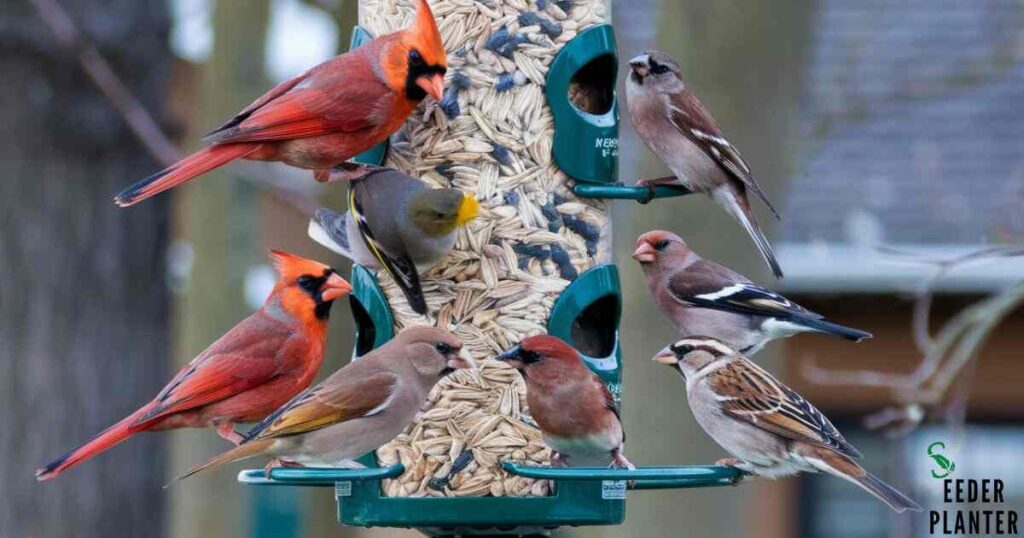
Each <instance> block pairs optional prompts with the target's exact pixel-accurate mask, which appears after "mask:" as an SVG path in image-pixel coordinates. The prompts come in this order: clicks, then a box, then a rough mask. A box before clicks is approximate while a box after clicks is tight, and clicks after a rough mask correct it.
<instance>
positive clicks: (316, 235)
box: [306, 208, 359, 263]
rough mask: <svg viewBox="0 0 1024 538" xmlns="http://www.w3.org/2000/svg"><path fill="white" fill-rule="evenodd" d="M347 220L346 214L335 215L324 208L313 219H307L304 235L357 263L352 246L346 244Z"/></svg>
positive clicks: (318, 210) (317, 211)
mask: <svg viewBox="0 0 1024 538" xmlns="http://www.w3.org/2000/svg"><path fill="white" fill-rule="evenodd" d="M347 219H348V213H335V212H334V211H331V210H330V209H324V208H320V209H317V210H316V213H314V214H313V218H311V219H309V228H308V229H307V230H306V233H307V234H308V235H309V238H310V239H312V240H313V241H316V242H317V243H320V244H321V245H323V246H324V247H326V248H327V249H329V250H332V251H334V252H336V253H338V254H341V255H342V256H345V257H346V258H348V259H350V260H352V261H354V262H357V263H358V261H359V260H356V258H355V256H353V254H352V246H351V245H349V243H348V224H347V223H346V220H347Z"/></svg>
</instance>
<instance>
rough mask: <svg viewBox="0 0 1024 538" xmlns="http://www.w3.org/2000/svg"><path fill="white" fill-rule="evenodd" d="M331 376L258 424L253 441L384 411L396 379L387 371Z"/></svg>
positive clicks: (310, 429) (395, 376) (295, 432)
mask: <svg viewBox="0 0 1024 538" xmlns="http://www.w3.org/2000/svg"><path fill="white" fill-rule="evenodd" d="M354 377H355V378H352V377H338V378H335V377H334V376H331V377H329V378H327V379H326V380H324V382H323V383H321V384H319V385H317V386H316V387H314V388H312V389H310V390H308V391H306V392H305V393H303V394H302V395H300V396H298V397H297V398H296V399H294V400H293V401H292V402H291V403H289V404H287V405H286V406H285V407H284V408H282V409H281V410H280V411H278V412H275V413H274V414H273V415H272V416H271V417H268V419H267V420H266V421H264V423H262V424H260V425H258V426H257V427H256V429H259V432H258V434H257V435H256V438H257V439H264V438H269V437H284V436H288V435H295V434H298V433H304V432H309V431H313V430H317V429H320V428H323V427H325V426H330V425H332V424H337V423H340V422H345V421H348V420H352V419H356V418H361V417H366V416H371V415H375V414H377V413H380V412H382V411H384V410H385V409H386V408H387V405H388V403H389V402H390V400H391V397H392V395H393V394H394V392H395V390H396V389H397V385H398V383H399V378H398V376H397V375H395V374H393V373H391V372H379V373H376V374H372V375H369V376H366V377H359V376H354Z"/></svg>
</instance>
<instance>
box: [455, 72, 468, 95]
mask: <svg viewBox="0 0 1024 538" xmlns="http://www.w3.org/2000/svg"><path fill="white" fill-rule="evenodd" d="M471 85H472V84H471V82H470V80H469V76H468V75H466V74H465V73H463V72H462V71H457V72H456V73H455V74H454V75H452V83H451V86H453V87H454V88H455V89H457V90H459V91H464V90H468V89H469V87H470V86H471Z"/></svg>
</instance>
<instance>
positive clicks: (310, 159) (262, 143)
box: [114, 0, 448, 206]
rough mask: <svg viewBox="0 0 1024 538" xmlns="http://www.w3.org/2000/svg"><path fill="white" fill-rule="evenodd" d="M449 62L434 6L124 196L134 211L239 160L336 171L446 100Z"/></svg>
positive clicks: (276, 95)
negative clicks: (421, 109) (427, 100)
mask: <svg viewBox="0 0 1024 538" xmlns="http://www.w3.org/2000/svg"><path fill="white" fill-rule="evenodd" d="M447 65H448V60H447V57H446V56H445V51H444V45H443V43H442V42H441V34H440V33H439V32H438V30H437V24H436V23H435V21H434V15H433V14H432V13H431V11H430V6H429V5H428V4H427V0H419V9H418V10H417V11H416V18H415V21H414V22H413V25H412V26H411V27H409V28H407V29H405V30H402V31H399V32H395V33H393V34H388V35H385V36H382V37H379V38H376V39H374V40H372V41H370V42H369V43H367V44H365V45H363V46H362V47H359V48H357V49H355V50H351V51H349V52H347V53H345V54H342V55H340V56H338V57H336V58H334V59H331V60H328V61H326V62H324V63H322V64H320V65H317V66H316V67H313V68H312V69H310V70H308V71H306V72H305V73H303V74H301V75H299V76H297V77H295V78H293V79H291V80H287V81H285V82H282V83H281V84H278V85H277V86H275V87H274V88H273V89H271V90H270V91H269V92H267V93H265V94H263V96H262V97H260V98H259V99H257V100H256V101H254V102H253V103H252V104H251V105H249V106H248V107H246V108H245V109H244V110H242V111H241V112H239V113H238V115H236V116H235V117H234V118H231V120H229V121H228V122H227V123H225V124H224V125H221V126H220V127H218V128H217V129H216V130H214V131H213V132H212V133H210V134H209V135H207V137H206V140H207V142H209V143H211V144H212V145H211V146H210V147H208V148H206V149H203V150H200V151H198V152H196V153H193V154H192V155H190V156H188V157H186V158H184V159H182V160H181V161H179V162H177V163H175V164H173V165H171V166H170V167H168V168H166V169H164V170H161V171H160V172H157V173H156V174H153V175H152V176H150V177H147V178H145V179H143V180H141V181H139V182H137V183H135V184H134V185H132V186H130V187H128V188H127V189H125V190H124V191H122V192H121V193H120V194H118V195H117V196H116V197H115V198H114V201H115V202H116V203H117V204H118V205H120V206H129V205H132V204H135V203H137V202H139V201H141V200H145V199H146V198H149V197H150V196H153V195H155V194H159V193H161V192H163V191H165V190H168V189H172V188H174V187H176V186H178V185H180V184H182V183H184V182H186V181H188V180H190V179H192V178H194V177H197V176H200V175H202V174H205V173H206V172H209V171H210V170H213V169H215V168H219V167H221V166H223V165H225V164H227V163H229V162H231V161H234V160H236V159H243V158H244V159H251V160H255V161H281V162H284V163H287V164H290V165H292V166H297V167H299V168H307V169H312V170H315V174H314V177H316V179H317V180H318V181H326V180H327V179H328V178H329V177H330V172H331V168H333V167H335V166H338V165H340V164H341V163H343V162H345V161H347V160H348V159H350V158H352V157H353V156H354V155H356V154H358V153H359V152H362V151H364V150H367V149H369V148H371V147H373V146H374V145H375V144H377V143H379V142H382V141H384V140H386V139H387V137H389V136H390V135H391V134H392V133H394V132H395V131H396V130H398V128H399V127H400V126H401V125H402V123H403V122H404V121H405V119H406V118H407V117H408V116H409V114H410V113H411V112H412V111H413V109H415V108H416V106H417V105H418V104H419V103H420V101H422V100H423V98H424V97H426V96H427V95H430V96H431V97H433V98H434V99H438V100H440V99H441V96H442V93H443V91H444V74H445V71H446V69H447Z"/></svg>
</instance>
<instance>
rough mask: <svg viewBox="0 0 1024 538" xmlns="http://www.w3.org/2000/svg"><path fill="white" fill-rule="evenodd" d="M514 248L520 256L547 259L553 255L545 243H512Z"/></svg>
mask: <svg viewBox="0 0 1024 538" xmlns="http://www.w3.org/2000/svg"><path fill="white" fill-rule="evenodd" d="M512 250H514V251H515V252H516V254H519V255H520V256H526V257H528V258H537V259H539V260H546V259H548V258H550V257H551V251H549V250H548V249H546V248H544V246H543V245H528V244H526V243H516V244H515V245H512Z"/></svg>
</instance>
